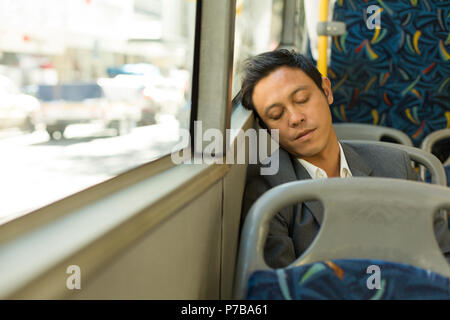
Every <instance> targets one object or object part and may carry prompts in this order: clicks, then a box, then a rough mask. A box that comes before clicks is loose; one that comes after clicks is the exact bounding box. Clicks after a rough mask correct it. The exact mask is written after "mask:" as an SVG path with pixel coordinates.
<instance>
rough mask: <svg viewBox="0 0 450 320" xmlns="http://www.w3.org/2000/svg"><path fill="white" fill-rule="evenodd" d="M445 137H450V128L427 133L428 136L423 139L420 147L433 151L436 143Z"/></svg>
mask: <svg viewBox="0 0 450 320" xmlns="http://www.w3.org/2000/svg"><path fill="white" fill-rule="evenodd" d="M445 138H450V128H447V129H441V130H437V131H435V132H433V133H430V134H429V135H427V136H426V138H425V139H423V141H422V144H421V145H420V149H422V150H425V151H427V152H430V153H431V150H432V148H433V146H434V144H435V143H436V142H438V141H439V140H442V139H445Z"/></svg>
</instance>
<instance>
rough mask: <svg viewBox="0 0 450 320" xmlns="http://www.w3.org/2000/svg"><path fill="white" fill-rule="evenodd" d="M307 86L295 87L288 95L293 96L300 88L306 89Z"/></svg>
mask: <svg viewBox="0 0 450 320" xmlns="http://www.w3.org/2000/svg"><path fill="white" fill-rule="evenodd" d="M308 88H309V87H308V86H307V85H303V86H298V87H297V88H295V90H294V91H292V92H291V94H290V95H289V97H292V96H294V95H295V94H296V93H297V92H299V91H301V90H307V89H308Z"/></svg>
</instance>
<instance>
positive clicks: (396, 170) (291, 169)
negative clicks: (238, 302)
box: [242, 142, 450, 268]
mask: <svg viewBox="0 0 450 320" xmlns="http://www.w3.org/2000/svg"><path fill="white" fill-rule="evenodd" d="M341 145H342V149H343V151H344V154H345V158H346V160H347V163H348V166H349V168H350V170H351V173H352V175H353V176H354V177H364V176H373V177H385V178H398V179H408V180H419V178H418V176H417V174H416V173H415V171H414V170H413V168H412V167H411V160H410V158H409V156H408V154H407V153H405V152H403V151H401V150H393V149H392V148H386V147H382V146H368V145H367V146H356V145H354V146H352V144H351V143H342V142H341ZM262 166H265V165H263V164H249V166H248V170H247V182H246V186H245V192H244V199H243V208H242V212H243V215H242V217H243V218H245V215H246V214H247V212H248V210H249V209H250V207H251V206H252V204H253V203H254V202H255V201H256V200H257V199H258V198H259V197H260V196H261V195H262V194H263V193H264V192H266V191H267V190H269V189H270V188H273V187H275V186H278V185H280V184H283V183H286V182H290V181H296V180H304V179H311V177H310V175H309V174H308V172H307V171H306V169H305V168H304V167H303V166H302V165H301V164H300V162H299V161H298V159H296V158H295V157H293V156H292V155H290V154H289V153H288V152H287V151H285V150H284V149H282V148H280V149H279V171H278V173H277V174H275V175H271V176H270V175H260V168H261V167H262ZM266 166H269V165H266ZM322 220H323V208H322V205H321V204H320V202H318V201H308V202H304V203H299V204H297V205H295V206H290V207H286V208H284V209H282V210H281V211H280V212H278V213H277V214H276V215H275V217H274V218H273V219H272V221H271V224H270V229H269V235H268V238H267V242H266V244H265V249H264V255H265V260H266V263H267V264H268V265H269V266H270V267H272V268H281V267H285V266H287V265H288V264H290V263H291V262H293V261H294V260H295V259H296V258H298V257H299V256H300V255H301V254H302V253H303V252H304V251H305V250H306V249H307V248H308V247H309V245H310V244H311V242H312V241H313V239H314V238H315V236H316V234H317V232H318V230H319V228H320V225H321V224H322ZM434 230H435V234H436V238H437V240H438V243H439V246H440V248H441V250H442V251H443V252H444V253H445V254H446V257H447V255H448V257H447V260H448V261H449V262H450V232H449V231H448V226H447V221H446V220H445V219H443V218H442V217H441V216H440V215H436V218H435V221H434Z"/></svg>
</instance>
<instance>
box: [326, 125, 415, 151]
mask: <svg viewBox="0 0 450 320" xmlns="http://www.w3.org/2000/svg"><path fill="white" fill-rule="evenodd" d="M333 127H334V131H335V132H336V136H337V137H338V139H339V140H344V139H348V140H371V141H382V139H383V138H388V139H390V140H394V141H395V142H397V143H400V144H403V145H405V146H410V147H412V146H413V144H412V141H411V139H410V138H409V137H408V135H407V134H405V133H403V132H401V131H400V130H397V129H393V128H388V127H382V126H375V125H371V124H364V123H333Z"/></svg>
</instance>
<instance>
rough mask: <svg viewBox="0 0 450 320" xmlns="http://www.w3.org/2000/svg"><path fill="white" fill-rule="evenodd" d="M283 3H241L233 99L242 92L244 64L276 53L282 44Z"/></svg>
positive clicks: (238, 3) (278, 0) (258, 0)
mask: <svg viewBox="0 0 450 320" xmlns="http://www.w3.org/2000/svg"><path fill="white" fill-rule="evenodd" d="M282 17H283V0H237V1H236V20H235V36H234V63H233V90H232V92H233V97H235V96H236V94H237V93H238V92H239V90H240V86H241V76H242V64H243V62H244V61H245V59H247V58H248V57H250V56H253V55H255V54H258V53H261V52H265V51H270V50H274V49H276V48H277V47H278V45H279V43H280V40H281V30H282Z"/></svg>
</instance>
